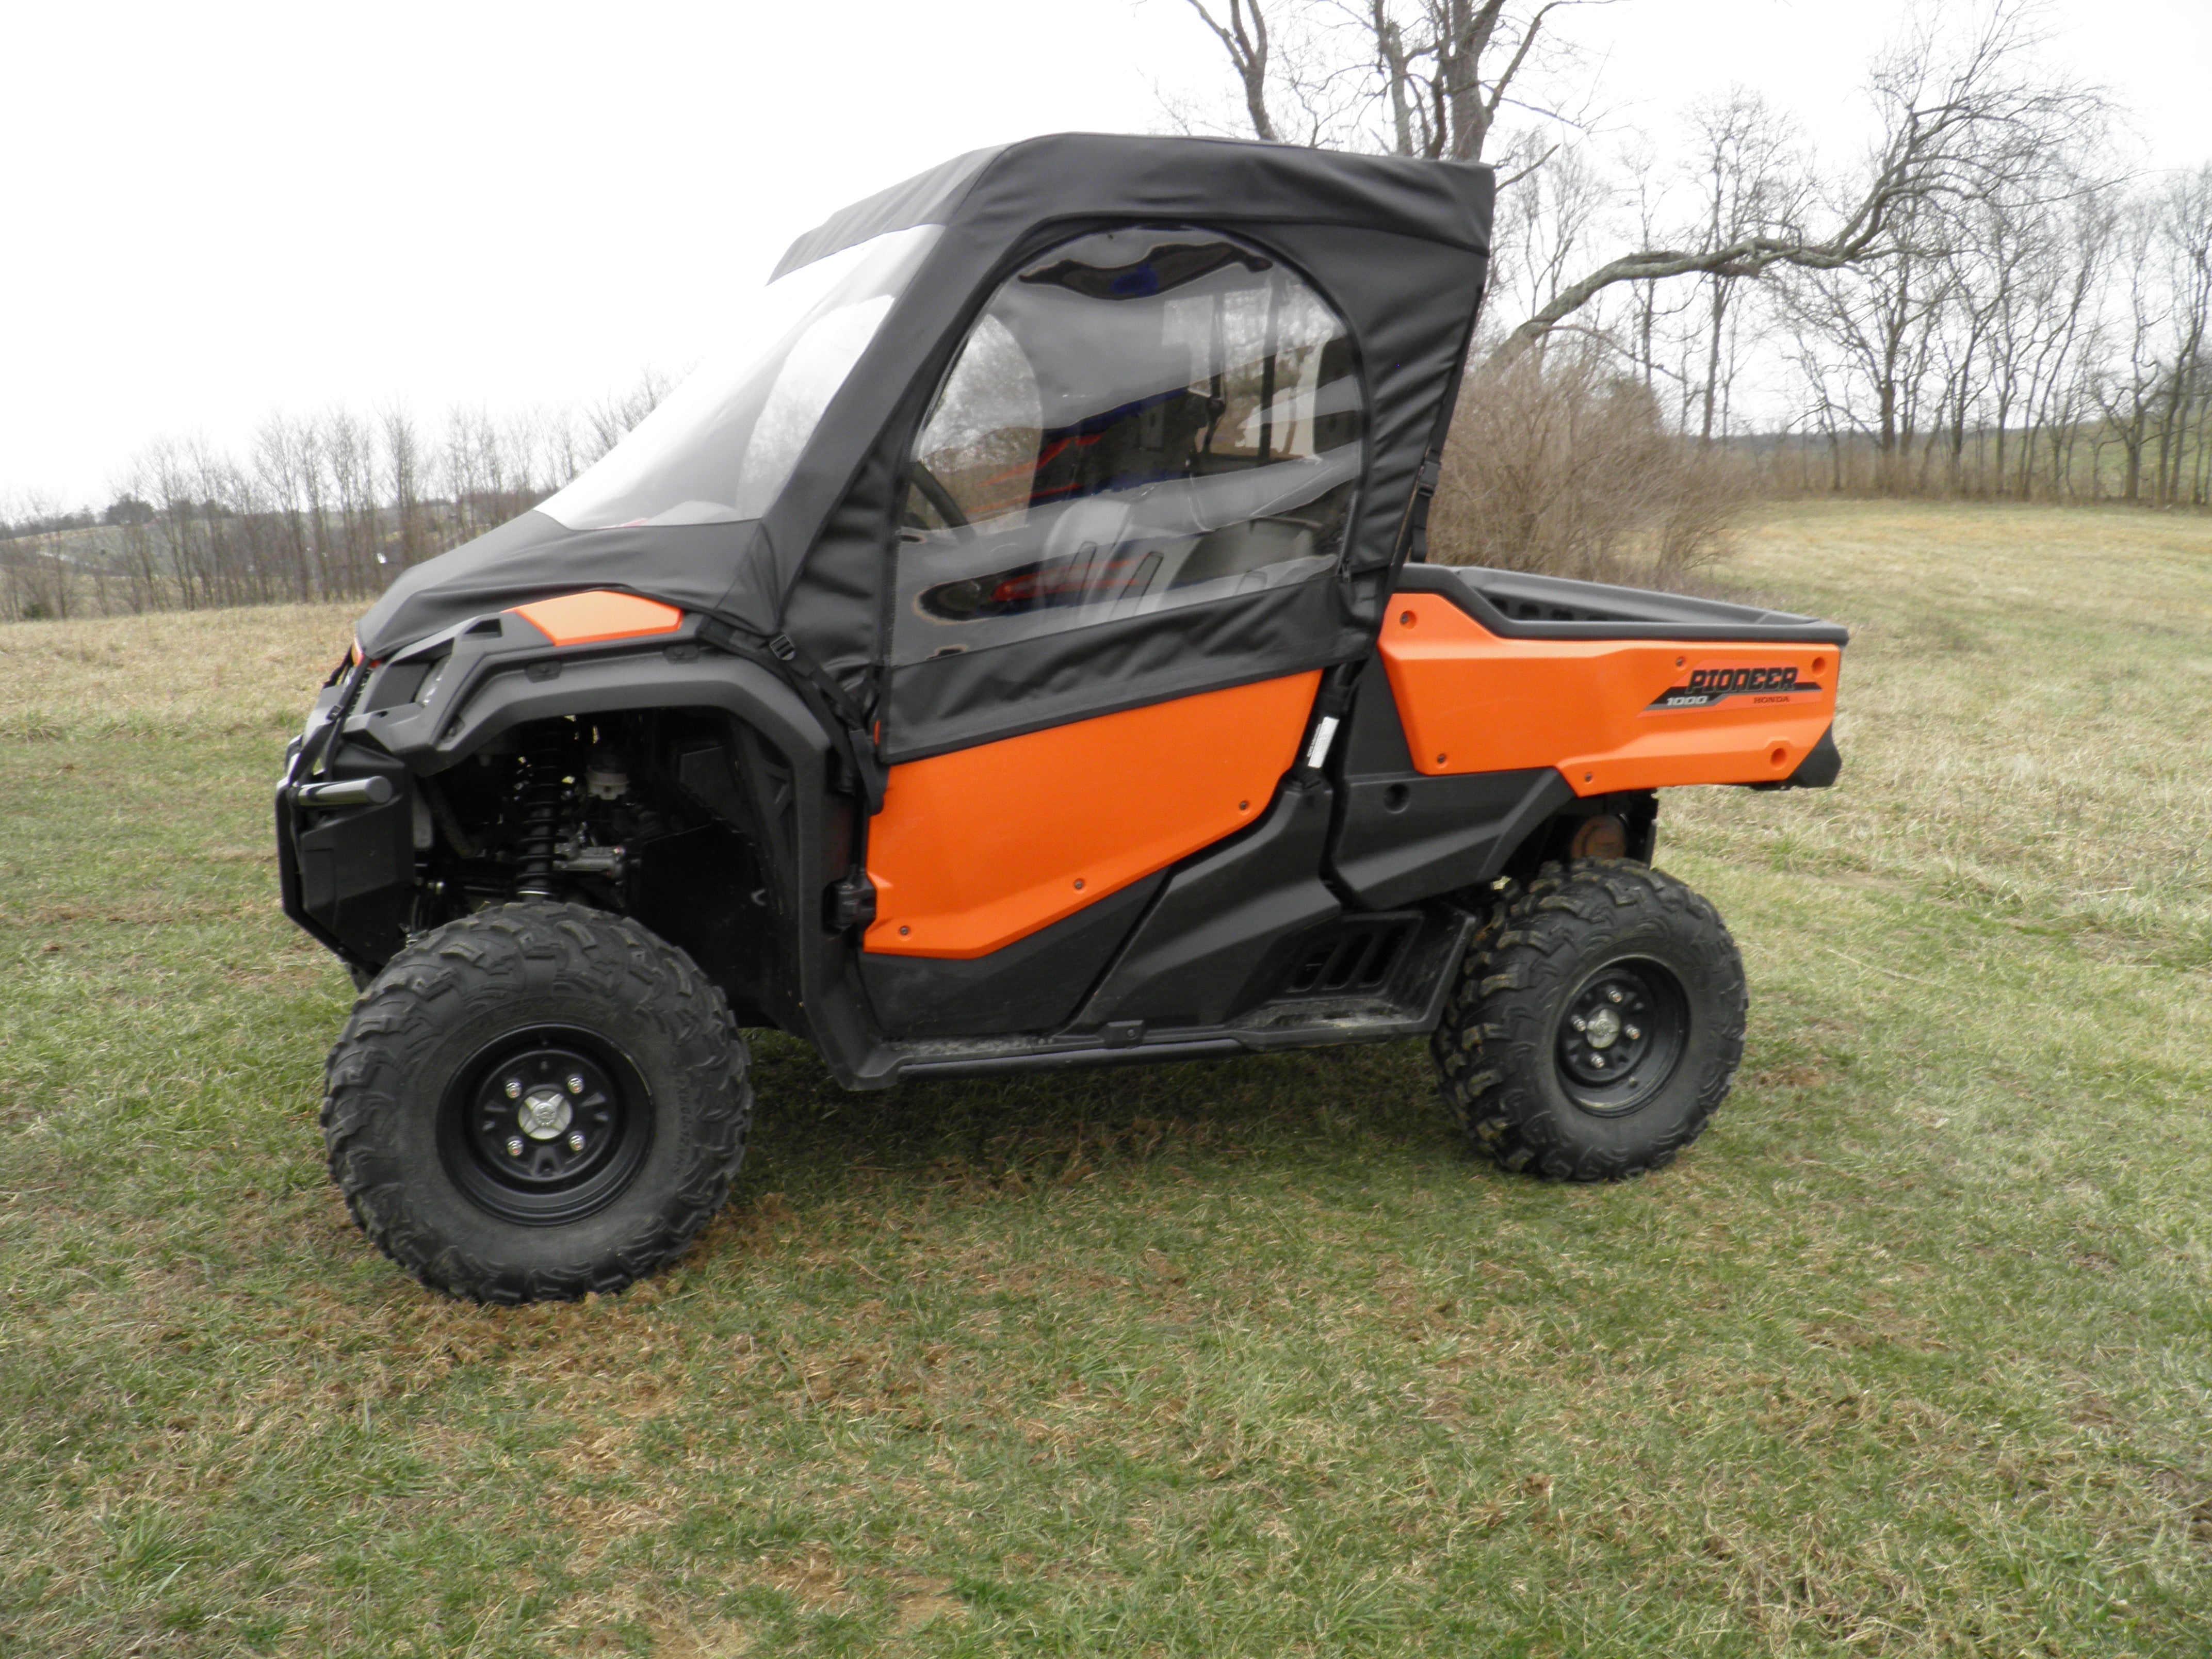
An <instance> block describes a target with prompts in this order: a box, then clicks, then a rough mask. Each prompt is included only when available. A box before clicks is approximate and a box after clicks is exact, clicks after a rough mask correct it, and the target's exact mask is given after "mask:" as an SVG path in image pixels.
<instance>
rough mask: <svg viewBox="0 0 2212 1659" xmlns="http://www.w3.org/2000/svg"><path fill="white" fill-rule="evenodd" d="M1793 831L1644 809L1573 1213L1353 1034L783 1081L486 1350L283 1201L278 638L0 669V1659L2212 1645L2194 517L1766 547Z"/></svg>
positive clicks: (182, 643)
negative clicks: (1808, 685) (671, 1262)
mask: <svg viewBox="0 0 2212 1659" xmlns="http://www.w3.org/2000/svg"><path fill="white" fill-rule="evenodd" d="M1727 580H1729V581H1730V582H1731V583H1733V584H1735V586H1738V587H1740V588H1741V589H1742V590H1743V591H1744V592H1747V593H1750V594H1753V595H1755V596H1757V597H1758V598H1759V599H1762V600H1764V601H1765V602H1768V603H1775V604H1781V605H1789V606H1790V607H1792V608H1796V609H1802V610H1811V611H1819V612H1821V613H1824V614H1826V615H1829V616H1832V617H1837V618H1838V619H1840V620H1843V621H1845V622H1848V623H1850V624H1851V625H1852V626H1853V627H1854V629H1857V637H1856V642H1855V643H1854V645H1853V647H1852V648H1851V650H1850V653H1849V654H1848V657H1847V659H1846V666H1845V671H1844V681H1843V685H1844V706H1845V713H1844V717H1843V719H1842V720H1841V722H1840V726H1841V731H1840V737H1841V739H1842V743H1843V747H1844V754H1845V757H1846V763H1847V766H1846V771H1845V773H1844V780H1843V783H1842V785H1841V787H1838V788H1837V789H1835V790H1833V791H1829V792H1826V793H1807V794H1799V795H1786V796H1773V795H1756V794H1752V793H1746V792H1741V791H1733V792H1723V791H1686V792H1682V793H1680V794H1677V795H1674V796H1670V797H1668V799H1667V803H1666V805H1665V807H1664V809H1663V811H1662V820H1661V842H1660V847H1661V858H1660V861H1661V862H1662V864H1664V865H1665V866H1668V867H1669V868H1671V869H1672V870H1673V871H1674V872H1676V873H1677V874H1679V875H1680V876H1682V877H1683V878H1686V879H1687V880H1688V881H1690V882H1691V883H1692V884H1695V885H1696V886H1698V887H1699V888H1701V889H1702V890H1705V892H1707V893H1708V894H1710V895H1711V896H1712V897H1713V898H1714V900H1715V901H1716V902H1717V903H1718V905H1719V906H1720V908H1721V909H1722V911H1723V914H1724V915H1726V916H1727V917H1728V918H1729V921H1730V923H1731V925H1732V927H1734V929H1735V933H1736V936H1737V938H1738V939H1739V940H1740V941H1741V945H1742V947H1743V951H1744V954H1745V957H1746V960H1747V963H1748V966H1749V969H1750V974H1751V980H1752V990H1753V1009H1752V1036H1751V1042H1750V1047H1749V1051H1748V1054H1747V1058H1746V1060H1745V1065H1744V1068H1743V1072H1742V1073H1741V1077H1740V1079H1739V1083H1738V1086H1737V1090H1736V1092H1735V1097H1733V1099H1732V1100H1731V1102H1730V1103H1729V1106H1728V1107H1727V1108H1726V1109H1724V1110H1723V1113H1722V1114H1721V1115H1720V1117H1719V1118H1718V1119H1717V1121H1716V1124H1715V1127H1714V1128H1713V1130H1712V1131H1711V1133H1710V1134H1708V1136H1707V1137H1706V1138H1705V1139H1704V1140H1703V1141H1702V1142H1700V1143H1699V1145H1698V1146H1696V1147H1695V1148H1694V1149H1692V1152H1690V1153H1688V1154H1687V1155H1686V1157H1685V1158H1683V1160H1682V1161H1681V1162H1680V1163H1679V1164H1677V1165H1676V1166H1675V1167H1674V1168H1673V1169H1671V1170H1668V1171H1666V1172H1664V1173H1663V1174H1662V1175H1660V1176H1655V1177H1653V1178H1651V1179H1649V1180H1646V1181H1643V1182H1636V1183H1633V1184H1631V1185H1627V1186H1624V1187H1620V1188H1605V1189H1601V1190H1561V1189H1559V1188H1547V1187H1544V1186H1541V1185H1538V1184H1535V1183H1533V1182H1527V1181H1523V1180H1520V1179H1516V1178H1513V1177H1510V1176H1504V1175H1501V1174H1498V1173H1496V1172H1494V1171H1493V1170H1490V1169H1489V1168H1488V1167H1487V1166H1486V1165H1482V1164H1478V1163H1476V1162H1474V1161H1473V1160H1472V1159H1471V1158H1468V1157H1467V1156H1466V1155H1464V1154H1463V1153H1462V1152H1461V1151H1460V1150H1459V1148H1458V1147H1457V1146H1455V1143H1454V1140H1453V1139H1452V1137H1451V1135H1450V1133H1449V1132H1448V1130H1447V1127H1446V1126H1445V1123H1444V1121H1443V1115H1442V1113H1441V1110H1440V1109H1439V1108H1438V1107H1437V1105H1436V1103H1435V1102H1434V1099H1433V1097H1432V1095H1431V1083H1430V1074H1429V1070H1428V1065H1427V1060H1426V1058H1425V1053H1424V1051H1423V1050H1422V1048H1420V1046H1419V1045H1418V1044H1413V1043H1406V1044H1399V1045H1392V1046H1388V1047H1378V1048H1365V1049H1354V1050H1340V1051H1335V1052H1328V1051H1322V1052H1318V1053H1313V1054H1296V1055H1287V1056H1281V1057H1275V1058H1269V1059H1264V1060H1248V1061H1243V1062H1238V1063H1234V1064H1228V1065H1221V1066H1208V1067H1186V1068H1164V1069H1161V1070H1158V1071H1154V1072H1150V1073H1102V1074H1093V1075H1091V1076H1088V1077H1080V1078H1073V1079H1071V1078H1050V1079H1037V1080H1024V1081H1008V1082H1004V1083H994V1084H987V1085H986V1084H966V1085H950V1084H945V1085H919V1086H914V1087H910V1088H908V1089H906V1090H903V1091H898V1092H895V1093H893V1094H890V1095H888V1096H868V1097H854V1096H848V1095H845V1094H842V1092H840V1091H838V1090H837V1089H836V1087H835V1086H834V1085H832V1084H830V1082H829V1079H827V1077H826V1076H825V1074H824V1073H823V1071H822V1069H821V1067H820V1066H818V1065H817V1063H816V1062H815V1060H813V1059H812V1058H811V1055H810V1054H808V1053H807V1052H805V1050H803V1049H801V1048H799V1047H798V1046H797V1045H795V1044H793V1043H792V1042H788V1041H787V1040H783V1039H780V1038H769V1039H766V1040H763V1042H760V1043H759V1045H758V1047H757V1066H758V1080H759V1083H760V1086H761V1115H760V1119H759V1122H758V1127H757V1133H756V1139H755V1141H754V1150H753V1152H752V1156H751V1159H750V1163H749V1164H748V1165H747V1167H746V1170H745V1172H744V1175H743V1176H742V1177H741V1179H740V1183H739V1189H738V1195H737V1197H736V1199H735V1200H733V1202H732V1205H731V1206H730V1207H729V1209H728V1210H727V1212H726V1213H725V1214H724V1215H723V1216H722V1218H720V1220H718V1221H717V1222H716V1223H715V1225H714V1227H713V1228H712V1230H711V1231H709V1232H708V1235H707V1236H706V1237H705V1238H704V1239H703V1240H702V1243H700V1244H699V1246H698V1247H697V1248H696V1250H695V1251H694V1252H693V1253H692V1254H691V1255H690V1257H689V1258H688V1259H687V1260H686V1261H684V1263H683V1264H682V1265H681V1266H680V1267H678V1268H677V1269H676V1270H674V1271H672V1272H671V1273H667V1274H666V1275H665V1276H663V1277H662V1278H660V1279H657V1280H655V1281H653V1282H651V1283H648V1284H647V1285H644V1286H642V1287H641V1288H639V1289H637V1290H635V1291H632V1292H630V1293H629V1294H628V1295H626V1296H623V1297H619V1298H617V1299H612V1300H601V1301H594V1302H590V1303H586V1304H579V1305H574V1306H564V1307H548V1308H536V1309H529V1310H521V1311H514V1312H501V1311H494V1310H480V1309H477V1308H474V1307H469V1306H461V1305H456V1304H451V1303H447V1302H444V1301H441V1300H439V1299H437V1298H435V1297H432V1296H431V1295H429V1294H428V1293H427V1292H425V1291H422V1290H420V1289H418V1288H417V1287H416V1286H415V1285H413V1284H411V1283H410V1282H408V1281H406V1280H405V1279H402V1278H401V1277H400V1276H399V1274H398V1273H397V1272H396V1271H395V1270H394V1269H393V1268H392V1267H390V1265H389V1264H387V1263H386V1262H385V1261H383V1260H382V1259H381V1258H380V1257H379V1256H377V1255H375V1254H374V1252H373V1251H372V1250H371V1249H369V1248H368V1246H367V1244H366V1243H364V1242H363V1240H362V1238H361V1237H360V1236H359V1235H358V1234H357V1233H356V1231H354V1229H353V1228H352V1226H351V1225H350V1224H349V1222H348V1221H347V1219H346V1217H345V1214H344V1211H343V1206H342V1205H341V1204H340V1202H339V1201H338V1200H337V1197H336V1196H335V1194H333V1192H332V1191H331V1188H330V1187H329V1186H328V1184H327V1182H326V1181H325V1175H324V1171H323V1167H322V1160H321V1148H320V1141H319V1135H318V1133H317V1131H316V1128H315V1123H314V1117H315V1111H316V1107H317V1103H318V1085H319V1068H320V1066H321V1061H322V1055H323V1052H324V1048H325V1045H326V1044H327V1043H328V1042H329V1041H330V1039H331V1036H333V1035H334V1034H335V1033H336V1031H337V1027H338V1024H339V1023H340V1021H341V1019H342V1018H343V1012H344V1010H345V1008H346V1006H348V1002H349V995H350V993H349V987H348V985H347V982H346V981H345V979H344V976H343V975H342V974H341V973H340V972H339V971H338V969H337V968H336V966H335V965H334V964H333V963H331V962H330V961H329V960H328V959H327V958H325V957H324V956H323V955H322V954H321V953H320V952H319V951H318V950H317V949H315V948H314V947H313V946H312V945H309V944H308V942H307V940H306V939H303V938H302V937H301V936H300V935H298V934H297V933H294V932H293V931H292V930H291V929H290V928H289V927H288V926H287V925H286V924H285V923H284V922H283V920H282V919H281V918H280V917H279V916H278V915H277V914H276V908H275V900H274V896H273V892H272V888H273V883H274V871H273V868H272V860H271V856H270V848H269V828H268V822H267V818H268V813H267V805H268V793H269V789H270V784H271V783H272V781H273V780H274V777H275V773H276V763H277V759H278V755H279V750H280V748H281V744H282V741H283V734H284V732H285V730H286V729H288V728H289V727H290V726H292V724H293V723H294V722H295V720H296V719H297V717H298V715H299V714H300V712H301V708H303V706H304V704H305V702H306V700H307V696H308V691H309V688H310V687H311V685H312V684H313V683H314V682H315V681H316V680H317V679H319V678H320V675H321V673H322V672H323V671H324V670H325V668H326V667H327V665H328V664H329V663H330V662H331V661H332V660H334V659H336V657H337V654H338V653H339V652H340V650H341V649H342V648H343V644H344V641H345V639H346V633H347V629H346V623H347V621H348V620H349V619H348V618H347V617H344V616H343V615H342V614H340V613H337V612H332V611H269V612H248V613H229V614H224V615H218V616H211V617H182V618H178V617H171V618H162V619H157V620H155V621H150V622H145V623H139V622H131V621H118V622H109V623H71V624H58V623H37V624H21V625H16V626H13V627H10V628H7V629H0V813H4V824H5V829H4V833H0V1287H3V1288H0V1654H5V1655H17V1654H21V1655H49V1654H52V1655H62V1654H71V1655H74V1654H123V1653H130V1654H171V1653H176V1654H185V1653H191V1654H228V1653H234V1652H256V1653H258V1652H270V1653H285V1654H301V1655H309V1654H313V1655H320V1654H341V1655H353V1654H360V1655H387V1654H411V1653H424V1654H427V1653H451V1654H467V1655H478V1656H496V1655H522V1654H538V1653H571V1652H580V1653H654V1654H660V1655H673V1656H690V1655H706V1654H714V1655H722V1654H738V1653H757V1654H786V1653H793V1654H829V1653H870V1652H876V1651H886V1650H888V1651H899V1652H915V1653H925V1654H966V1653H985V1652H1001V1651H1034V1652H1047V1653H1054V1654H1085V1653H1097V1654H1107V1653H1111V1654H1116V1655H1124V1654H1151V1655H1190V1656H1200V1655H1203V1656H1218V1655H1231V1654H1233V1655H1264V1656H1275V1655H1282V1654H1311V1655H1337V1654H1359V1655H1368V1654H1378V1655H1379V1654H1400V1653H1439V1654H1444V1653H1448V1654H1453V1655H1480V1656H1496V1655H1569V1654H1606V1655H1612V1654H1650V1655H1668V1656H1680V1655H1692V1654H1694V1655H1704V1654H1723V1655H1724V1654H1768V1653H1784V1654H1912V1655H1920V1654H1926V1655H1939V1654H1941V1655H1949V1654H1977V1655H1991V1656H1995V1655H2005V1656H2012V1655H2049V1656H2063V1659H2071V1656H2079V1655H2101V1654H2137V1653H2140V1654H2146V1655H2148V1654H2160V1655H2177V1654H2179V1655H2190V1654H2198V1653H2204V1652H2207V1651H2208V1650H2212V1438H2208V1436H2207V1425H2208V1422H2212V1314H2208V1308H2212V854H2208V852H2207V848H2208V847H2212V778H2208V769H2212V745H2208V742H2207V738H2208V733H2212V522H2208V521H2206V520H2165V519H2160V518H2156V517H2153V516H2150V515H2135V514H2130V515H2121V514H2118V513H2109V514H2108V513H2086V512H2075V513H2063V512H2057V511H2051V510H2044V509H2026V508H2021V509H2016V510H2002V509H1996V510H1990V509H1973V508H1966V507H1926V506H1916V507H1826V506H1820V507H1792V508H1789V509H1784V510H1778V513H1777V515H1776V516H1774V517H1772V518H1771V519H1770V520H1768V521H1766V522H1765V523H1763V524H1762V525H1760V526H1758V527H1757V528H1756V529H1755V530H1754V531H1753V532H1751V533H1750V534H1749V535H1748V536H1747V538H1746V546H1745V550H1744V553H1743V555H1742V556H1741V559H1740V560H1739V561H1738V562H1736V563H1735V565H1734V566H1733V567H1731V568H1730V571H1729V575H1728V578H1727Z"/></svg>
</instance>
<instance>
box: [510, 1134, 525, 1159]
mask: <svg viewBox="0 0 2212 1659" xmlns="http://www.w3.org/2000/svg"><path fill="white" fill-rule="evenodd" d="M507 1156H508V1157H509V1158H520V1157H521V1156H522V1137H521V1136H520V1135H509V1136H508V1137H507Z"/></svg>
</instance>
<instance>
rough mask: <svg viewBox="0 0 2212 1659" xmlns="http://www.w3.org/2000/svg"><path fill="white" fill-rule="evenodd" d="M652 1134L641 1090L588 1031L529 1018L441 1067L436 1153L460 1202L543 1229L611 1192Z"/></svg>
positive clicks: (619, 1057)
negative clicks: (446, 1074)
mask: <svg viewBox="0 0 2212 1659" xmlns="http://www.w3.org/2000/svg"><path fill="white" fill-rule="evenodd" d="M652 1141H653V1097H652V1095H651V1092H650V1091H648V1090H647V1088H646V1085H645V1079H644V1077H643V1076H642V1075H641V1073H639V1071H638V1069H637V1067H636V1066H635V1064H633V1063H632V1062H631V1060H630V1059H629V1056H628V1055H627V1054H623V1052H622V1051H621V1050H620V1049H618V1048H615V1047H614V1046H613V1045H612V1044H611V1043H609V1042H605V1040H604V1039H602V1038H600V1037H599V1036H594V1035H593V1034H592V1033H591V1032H589V1031H586V1030H580V1029H579V1028H577V1027H574V1026H568V1025H533V1026H531V1027H529V1028H527V1029H526V1030H520V1031H514V1032H511V1033H509V1034H508V1035H507V1036H503V1037H501V1038H500V1039H498V1040H497V1041H496V1042H492V1043H489V1044H488V1045H486V1046H485V1047H484V1048H482V1049H480V1050H478V1051H477V1054H475V1056H474V1057H472V1058H471V1060H470V1061H469V1063H468V1064H467V1065H465V1066H462V1067H461V1068H460V1069H459V1071H458V1072H456V1073H454V1074H453V1082H452V1084H451V1085H449V1086H448V1087H447V1091H446V1096H445V1099H444V1101H443V1102H442V1103H441V1108H440V1110H439V1114H438V1142H439V1146H438V1150H439V1152H440V1153H441V1156H442V1157H443V1158H444V1159H445V1164H446V1168H447V1171H448V1173H450V1174H451V1175H452V1176H453V1180H454V1182H455V1183H456V1184H457V1185H458V1186H459V1188H460V1189H461V1191H462V1192H463V1193H464V1194H466V1195H467V1197H468V1199H469V1201H470V1202H471V1203H472V1204H474V1205H476V1206H477V1208H478V1209H481V1210H483V1211H486V1212H489V1213H490V1214H492V1215H495V1216H497V1217H499V1218H501V1220H503V1221H514V1222H520V1223H522V1224H524V1225H531V1226H544V1227H554V1226H559V1225H562V1224H563V1223H564V1222H570V1221H580V1220H581V1219H582V1218H584V1217H586V1216H587V1215H590V1214H592V1212H595V1211H598V1210H601V1209H604V1208H605V1207H606V1206H608V1205H609V1204H611V1203H612V1202H614V1200H616V1199H617V1197H619V1196H620V1195H621V1194H622V1192H623V1188H626V1187H628V1186H629V1183H630V1180H631V1178H632V1177H633V1176H635V1175H636V1174H637V1170H638V1166H639V1165H640V1164H642V1163H643V1162H644V1161H645V1154H646V1152H647V1149H648V1148H649V1147H650V1146H651V1145H652Z"/></svg>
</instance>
